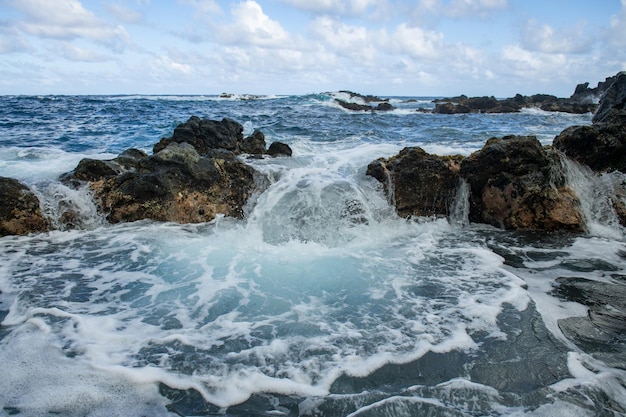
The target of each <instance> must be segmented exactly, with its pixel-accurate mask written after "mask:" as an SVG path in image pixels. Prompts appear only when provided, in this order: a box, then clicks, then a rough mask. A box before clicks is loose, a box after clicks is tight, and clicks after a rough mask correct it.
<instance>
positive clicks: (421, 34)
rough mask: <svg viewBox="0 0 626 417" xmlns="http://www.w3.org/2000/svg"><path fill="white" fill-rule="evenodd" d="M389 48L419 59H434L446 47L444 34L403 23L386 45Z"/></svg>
mask: <svg viewBox="0 0 626 417" xmlns="http://www.w3.org/2000/svg"><path fill="white" fill-rule="evenodd" d="M385 46H386V47H387V48H388V49H389V50H391V51H394V52H396V53H399V54H406V55H408V56H410V57H412V58H417V59H434V58H437V57H440V56H441V53H442V52H443V49H444V47H445V46H444V43H443V35H442V34H441V33H437V32H434V31H427V30H424V29H422V28H420V27H411V26H408V25H407V24H405V23H401V24H400V25H398V27H397V28H396V29H395V31H394V32H393V34H392V35H391V37H390V38H389V39H388V41H387V45H385Z"/></svg>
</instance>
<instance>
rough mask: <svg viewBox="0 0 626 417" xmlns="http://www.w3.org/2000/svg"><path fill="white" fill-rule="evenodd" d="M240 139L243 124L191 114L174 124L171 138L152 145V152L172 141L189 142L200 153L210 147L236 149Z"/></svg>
mask: <svg viewBox="0 0 626 417" xmlns="http://www.w3.org/2000/svg"><path fill="white" fill-rule="evenodd" d="M242 141H243V126H242V125H241V124H239V123H237V122H236V121H234V120H231V119H227V118H224V119H222V120H221V121H216V120H209V119H200V118H199V117H197V116H191V117H190V118H189V120H187V121H186V122H185V123H181V124H179V125H178V126H176V128H175V129H174V134H173V136H172V137H171V138H163V139H161V141H160V142H159V143H157V144H156V145H154V148H153V153H157V152H159V151H161V150H163V149H165V148H166V147H167V145H169V144H170V143H173V142H176V143H183V142H184V143H189V144H191V145H192V146H193V147H194V148H196V151H198V153H199V154H200V155H204V154H207V153H208V152H209V150H211V149H227V150H229V151H238V150H239V145H240V143H241V142H242Z"/></svg>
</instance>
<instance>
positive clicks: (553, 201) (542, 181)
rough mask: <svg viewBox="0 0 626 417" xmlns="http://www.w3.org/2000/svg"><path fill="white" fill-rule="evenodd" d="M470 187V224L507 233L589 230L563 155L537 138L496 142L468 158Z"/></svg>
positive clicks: (463, 166)
mask: <svg viewBox="0 0 626 417" xmlns="http://www.w3.org/2000/svg"><path fill="white" fill-rule="evenodd" d="M460 174H461V177H462V178H464V179H465V180H466V181H467V182H468V184H469V186H470V212H469V219H470V221H473V222H479V223H488V224H492V225H494V226H497V227H503V228H506V229H526V230H546V231H553V230H571V231H582V230H583V229H584V221H583V215H582V212H581V208H580V201H579V200H578V198H577V196H576V194H575V193H574V191H573V190H572V189H571V188H570V187H569V186H567V185H566V182H565V176H564V173H563V170H562V167H561V162H560V159H559V157H558V155H557V154H556V153H555V152H554V151H552V150H551V149H549V148H543V147H542V146H541V144H540V143H539V141H538V140H537V138H536V137H534V136H505V137H503V138H492V139H490V140H488V141H487V143H486V144H485V146H484V147H483V148H482V149H481V150H479V151H477V152H474V153H473V154H472V155H470V156H469V157H468V158H466V159H464V160H463V161H462V163H461V171H460Z"/></svg>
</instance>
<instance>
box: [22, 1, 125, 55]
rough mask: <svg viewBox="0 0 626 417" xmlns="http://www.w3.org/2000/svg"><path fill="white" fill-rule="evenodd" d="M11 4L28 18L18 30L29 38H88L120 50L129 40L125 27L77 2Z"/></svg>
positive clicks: (25, 2) (24, 2)
mask: <svg viewBox="0 0 626 417" xmlns="http://www.w3.org/2000/svg"><path fill="white" fill-rule="evenodd" d="M10 4H11V5H12V6H13V7H14V8H15V9H17V10H19V11H20V12H22V13H23V14H24V15H25V16H26V18H25V19H24V20H22V21H20V22H18V23H17V25H16V27H18V28H19V29H20V30H21V31H23V32H24V33H27V34H29V35H33V36H38V37H43V38H53V39H66V40H69V39H76V38H87V39H91V40H95V41H98V42H101V43H103V44H105V45H107V46H109V47H110V48H112V49H117V50H119V49H121V48H123V47H124V46H125V44H127V43H128V40H129V36H128V34H127V33H126V30H125V29H124V28H123V27H122V26H111V25H108V24H106V23H104V22H102V21H101V20H100V19H98V18H97V17H96V16H95V15H94V14H93V13H92V12H90V11H89V10H87V9H85V8H84V7H83V5H82V4H81V3H80V2H79V1H77V0H55V1H48V0H12V1H11V2H10Z"/></svg>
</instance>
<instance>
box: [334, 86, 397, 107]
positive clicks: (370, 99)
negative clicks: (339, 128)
mask: <svg viewBox="0 0 626 417" xmlns="http://www.w3.org/2000/svg"><path fill="white" fill-rule="evenodd" d="M340 93H342V94H348V95H349V96H350V99H351V100H352V99H355V98H356V99H357V100H358V101H359V102H354V101H346V100H342V99H339V98H335V102H336V103H337V104H339V105H340V106H341V107H343V108H344V109H347V110H352V111H374V110H376V111H390V110H393V109H395V107H394V106H392V105H391V104H390V103H389V99H382V98H380V97H376V96H371V95H367V96H364V95H362V94H358V93H353V92H352V91H340ZM371 103H377V105H376V106H375V107H374V106H372V105H371Z"/></svg>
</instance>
